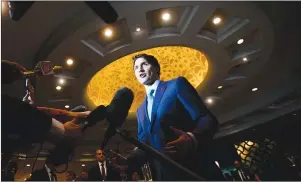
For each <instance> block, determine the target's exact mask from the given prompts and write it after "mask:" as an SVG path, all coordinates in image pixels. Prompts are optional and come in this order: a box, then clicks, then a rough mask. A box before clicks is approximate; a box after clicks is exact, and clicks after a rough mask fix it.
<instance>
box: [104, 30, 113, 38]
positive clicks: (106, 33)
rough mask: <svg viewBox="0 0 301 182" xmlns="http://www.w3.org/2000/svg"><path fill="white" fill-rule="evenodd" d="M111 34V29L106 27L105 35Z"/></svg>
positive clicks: (109, 35)
mask: <svg viewBox="0 0 301 182" xmlns="http://www.w3.org/2000/svg"><path fill="white" fill-rule="evenodd" d="M112 35H113V31H112V30H111V29H109V28H107V29H106V30H105V36H106V37H111V36H112Z"/></svg>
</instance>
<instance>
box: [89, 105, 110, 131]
mask: <svg viewBox="0 0 301 182" xmlns="http://www.w3.org/2000/svg"><path fill="white" fill-rule="evenodd" d="M106 111H107V108H106V107H105V106H103V105H100V106H98V107H97V108H96V109H94V110H93V111H92V112H91V113H90V114H89V115H88V116H87V120H88V126H93V125H94V124H96V123H97V122H98V121H101V120H104V119H105V117H106Z"/></svg>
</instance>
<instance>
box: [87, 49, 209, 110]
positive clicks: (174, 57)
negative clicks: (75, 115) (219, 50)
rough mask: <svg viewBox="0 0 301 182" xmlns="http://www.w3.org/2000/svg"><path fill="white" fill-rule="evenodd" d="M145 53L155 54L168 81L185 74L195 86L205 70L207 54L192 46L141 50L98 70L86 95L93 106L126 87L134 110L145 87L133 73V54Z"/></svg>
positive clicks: (165, 79) (205, 72) (204, 75)
mask: <svg viewBox="0 0 301 182" xmlns="http://www.w3.org/2000/svg"><path fill="white" fill-rule="evenodd" d="M139 53H146V54H149V55H153V56H155V57H156V58H157V59H158V61H159V63H160V67H161V75H160V78H161V80H164V81H167V80H171V79H174V78H177V77H178V76H184V77H186V78H187V79H188V81H189V82H190V83H191V84H192V85H193V86H194V87H198V86H200V84H201V83H202V81H203V80H204V79H205V77H206V74H207V72H208V60H207V58H206V56H205V55H204V54H203V53H202V52H200V51H198V50H195V49H192V48H188V47H182V46H162V47H156V48H151V49H147V50H142V51H139V52H135V53H132V54H129V55H126V56H124V57H122V58H119V59H117V60H116V61H113V62H112V63H110V64H108V65H107V66H106V67H104V68H102V69H101V70H99V71H98V72H97V73H96V74H95V75H94V76H93V77H92V79H91V80H90V81H89V83H88V86H87V89H86V96H87V97H88V102H89V103H91V104H93V106H94V107H95V106H98V105H108V104H110V102H111V100H112V98H113V96H114V94H115V92H116V91H117V90H118V89H120V88H122V87H128V88H130V89H131V90H132V91H133V92H134V96H135V97H134V101H133V104H132V107H131V109H130V112H136V110H137V108H138V106H139V105H140V104H141V103H142V101H143V99H144V97H145V90H144V87H143V86H142V85H141V84H139V83H138V81H137V80H136V77H135V75H134V72H133V59H132V58H133V56H134V55H136V54H139Z"/></svg>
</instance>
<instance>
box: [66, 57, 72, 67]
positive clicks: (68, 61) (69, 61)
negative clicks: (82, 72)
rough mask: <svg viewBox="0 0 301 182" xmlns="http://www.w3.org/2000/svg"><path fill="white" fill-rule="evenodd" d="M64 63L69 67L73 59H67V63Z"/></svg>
mask: <svg viewBox="0 0 301 182" xmlns="http://www.w3.org/2000/svg"><path fill="white" fill-rule="evenodd" d="M66 63H67V64H68V65H69V66H71V65H72V64H73V59H70V58H69V59H67V61H66Z"/></svg>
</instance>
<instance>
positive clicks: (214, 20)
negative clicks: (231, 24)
mask: <svg viewBox="0 0 301 182" xmlns="http://www.w3.org/2000/svg"><path fill="white" fill-rule="evenodd" d="M221 21H222V19H221V18H220V17H215V18H214V19H213V21H212V22H213V24H214V25H218V24H220V23H221Z"/></svg>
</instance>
